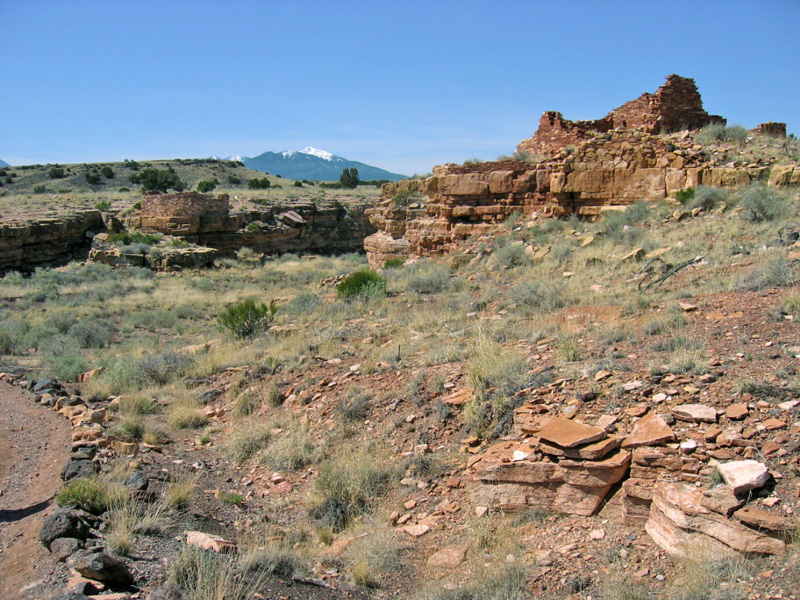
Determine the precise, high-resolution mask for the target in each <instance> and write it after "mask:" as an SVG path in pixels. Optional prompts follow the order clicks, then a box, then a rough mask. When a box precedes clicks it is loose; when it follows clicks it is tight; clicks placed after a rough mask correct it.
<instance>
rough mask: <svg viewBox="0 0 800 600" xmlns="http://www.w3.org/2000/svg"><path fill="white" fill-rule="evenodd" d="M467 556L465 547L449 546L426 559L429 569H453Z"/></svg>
mask: <svg viewBox="0 0 800 600" xmlns="http://www.w3.org/2000/svg"><path fill="white" fill-rule="evenodd" d="M466 556H467V547H466V546H450V547H449V548H442V549H441V550H439V551H438V552H434V553H433V554H431V555H430V556H429V557H428V566H429V567H440V568H442V567H443V568H447V569H455V568H456V567H457V566H459V565H460V564H461V563H462V562H464V559H465V558H466Z"/></svg>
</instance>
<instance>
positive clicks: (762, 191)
mask: <svg viewBox="0 0 800 600" xmlns="http://www.w3.org/2000/svg"><path fill="white" fill-rule="evenodd" d="M736 197H737V199H738V204H739V206H740V207H741V208H742V209H743V210H742V212H741V213H740V214H741V216H742V218H743V219H746V220H748V221H754V222H756V223H761V222H763V221H775V220H776V219H778V218H780V217H782V216H783V215H785V214H786V212H787V210H788V203H787V201H786V198H785V196H784V195H783V194H782V193H781V192H779V191H778V190H776V189H775V188H773V187H769V186H767V185H766V184H764V183H761V182H753V183H751V184H750V185H747V186H744V187H742V188H740V189H739V191H738V192H737V194H736Z"/></svg>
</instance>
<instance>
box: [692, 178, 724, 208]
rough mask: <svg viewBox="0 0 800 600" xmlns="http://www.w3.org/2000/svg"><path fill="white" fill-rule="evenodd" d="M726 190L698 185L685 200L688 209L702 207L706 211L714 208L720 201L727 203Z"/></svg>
mask: <svg viewBox="0 0 800 600" xmlns="http://www.w3.org/2000/svg"><path fill="white" fill-rule="evenodd" d="M728 198H729V194H728V190H726V189H724V188H718V187H713V186H709V185H698V186H697V187H696V188H694V194H693V195H692V197H691V199H689V201H688V202H687V204H686V206H687V208H689V209H693V208H702V209H703V210H705V211H706V212H708V211H710V210H712V209H714V208H716V207H717V206H718V205H720V204H721V203H723V202H724V203H726V204H727V203H728Z"/></svg>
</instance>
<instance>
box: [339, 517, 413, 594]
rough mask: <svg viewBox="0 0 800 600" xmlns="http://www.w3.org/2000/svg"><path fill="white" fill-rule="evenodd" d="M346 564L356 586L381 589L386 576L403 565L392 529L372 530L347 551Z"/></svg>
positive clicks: (398, 545)
mask: <svg viewBox="0 0 800 600" xmlns="http://www.w3.org/2000/svg"><path fill="white" fill-rule="evenodd" d="M346 562H347V564H348V567H349V569H350V575H351V577H352V578H353V582H354V583H355V584H356V585H360V586H364V587H370V588H375V587H380V586H381V585H382V582H383V580H384V578H385V577H386V575H387V574H390V573H396V572H397V570H398V569H399V568H400V567H401V565H402V561H401V556H400V544H399V542H398V541H397V539H396V538H395V536H394V534H393V532H392V531H391V530H390V529H388V528H386V527H381V528H378V529H370V531H369V533H368V534H367V535H366V536H364V537H361V538H359V539H358V540H357V541H356V542H355V543H354V544H353V545H351V546H350V547H349V548H348V549H347V553H346Z"/></svg>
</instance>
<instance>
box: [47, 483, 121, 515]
mask: <svg viewBox="0 0 800 600" xmlns="http://www.w3.org/2000/svg"><path fill="white" fill-rule="evenodd" d="M124 495H125V493H124V491H123V490H122V489H121V488H120V489H117V488H115V487H112V486H109V485H108V484H107V483H106V482H104V481H101V480H100V479H97V478H96V477H79V478H77V479H73V480H72V481H69V482H68V483H66V484H65V485H64V487H63V488H62V489H61V491H60V492H59V493H58V495H57V496H56V502H57V503H58V505H59V506H75V507H77V508H79V509H81V510H85V511H86V512H88V513H91V514H93V515H100V514H102V513H104V512H105V511H107V510H108V509H109V508H110V507H111V505H112V504H114V503H115V502H117V501H119V500H121V499H123V498H124Z"/></svg>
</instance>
